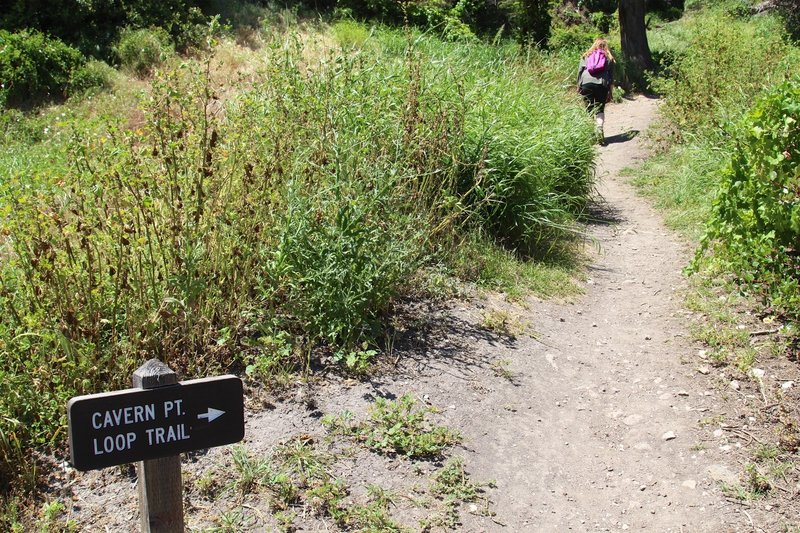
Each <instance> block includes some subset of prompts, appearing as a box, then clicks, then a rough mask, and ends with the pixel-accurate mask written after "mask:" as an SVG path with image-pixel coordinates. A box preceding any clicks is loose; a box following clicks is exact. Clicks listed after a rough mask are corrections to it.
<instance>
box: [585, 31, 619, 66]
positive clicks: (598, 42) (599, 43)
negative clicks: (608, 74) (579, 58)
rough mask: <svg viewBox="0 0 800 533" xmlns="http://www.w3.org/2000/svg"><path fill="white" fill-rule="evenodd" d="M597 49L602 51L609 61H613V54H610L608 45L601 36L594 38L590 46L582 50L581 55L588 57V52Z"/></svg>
mask: <svg viewBox="0 0 800 533" xmlns="http://www.w3.org/2000/svg"><path fill="white" fill-rule="evenodd" d="M598 49H600V50H602V51H603V53H604V54H605V55H606V59H608V60H609V61H614V56H613V55H611V49H610V48H609V47H608V41H607V40H605V39H604V38H602V37H598V38H597V39H595V40H594V43H592V46H590V47H589V49H588V50H586V52H584V54H583V57H589V54H591V53H592V52H594V51H595V50H598Z"/></svg>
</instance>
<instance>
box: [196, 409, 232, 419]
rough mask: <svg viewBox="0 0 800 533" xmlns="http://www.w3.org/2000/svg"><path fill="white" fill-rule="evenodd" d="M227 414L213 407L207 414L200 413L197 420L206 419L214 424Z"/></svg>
mask: <svg viewBox="0 0 800 533" xmlns="http://www.w3.org/2000/svg"><path fill="white" fill-rule="evenodd" d="M224 414H225V411H220V410H219V409H214V408H213V407H209V408H208V412H207V413H200V414H199V415H197V418H205V419H206V420H208V421H209V422H213V421H214V420H216V419H217V418H219V417H221V416H222V415H224Z"/></svg>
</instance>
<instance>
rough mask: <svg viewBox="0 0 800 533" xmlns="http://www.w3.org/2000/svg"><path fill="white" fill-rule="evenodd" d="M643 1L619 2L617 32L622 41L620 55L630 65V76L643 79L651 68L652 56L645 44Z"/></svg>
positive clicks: (624, 0)
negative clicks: (645, 72) (646, 71)
mask: <svg viewBox="0 0 800 533" xmlns="http://www.w3.org/2000/svg"><path fill="white" fill-rule="evenodd" d="M644 12H645V7H644V0H620V2H619V31H620V40H621V41H622V55H623V57H624V58H625V59H626V60H627V61H628V63H629V64H630V65H631V67H633V68H632V70H633V72H632V74H633V75H634V77H635V78H637V79H643V76H642V74H643V73H644V71H645V70H651V69H652V68H653V56H652V55H651V54H650V46H649V45H648V44H647V31H646V29H645V26H644Z"/></svg>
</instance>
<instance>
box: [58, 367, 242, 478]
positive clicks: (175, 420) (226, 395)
mask: <svg viewBox="0 0 800 533" xmlns="http://www.w3.org/2000/svg"><path fill="white" fill-rule="evenodd" d="M67 418H68V421H69V446H70V458H71V462H72V465H73V466H74V467H75V468H76V469H78V470H93V469H97V468H105V467H107V466H114V465H120V464H124V463H132V462H136V461H146V460H150V459H157V458H160V457H167V456H172V455H178V454H180V453H182V452H188V451H192V450H201V449H204V448H211V447H214V446H222V445H224V444H231V443H234V442H238V441H240V440H242V439H243V438H244V396H243V390H242V381H241V380H240V379H239V378H238V377H236V376H218V377H212V378H203V379H195V380H190V381H182V382H180V383H177V384H175V385H169V386H165V387H158V388H152V389H127V390H121V391H114V392H106V393H101V394H92V395H88V396H77V397H75V398H72V399H71V400H70V401H69V403H68V404H67Z"/></svg>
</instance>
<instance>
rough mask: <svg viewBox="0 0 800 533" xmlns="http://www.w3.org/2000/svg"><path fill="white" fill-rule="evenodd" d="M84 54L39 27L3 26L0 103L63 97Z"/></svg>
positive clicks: (0, 59) (14, 103)
mask: <svg viewBox="0 0 800 533" xmlns="http://www.w3.org/2000/svg"><path fill="white" fill-rule="evenodd" d="M84 61H85V58H84V57H83V55H82V54H81V53H80V52H79V51H78V50H76V49H75V48H72V47H70V46H68V45H66V44H64V43H63V42H61V41H59V40H58V39H53V38H50V37H47V36H45V35H44V34H42V33H39V32H37V31H28V30H24V31H21V32H18V33H9V32H7V31H5V30H0V80H2V85H0V106H2V105H11V106H16V105H20V104H23V103H26V102H36V101H37V100H40V99H51V98H62V97H64V95H65V92H66V90H67V87H68V85H69V80H70V76H71V73H72V71H73V70H74V69H76V68H78V67H80V66H81V65H82V64H83V63H84Z"/></svg>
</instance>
